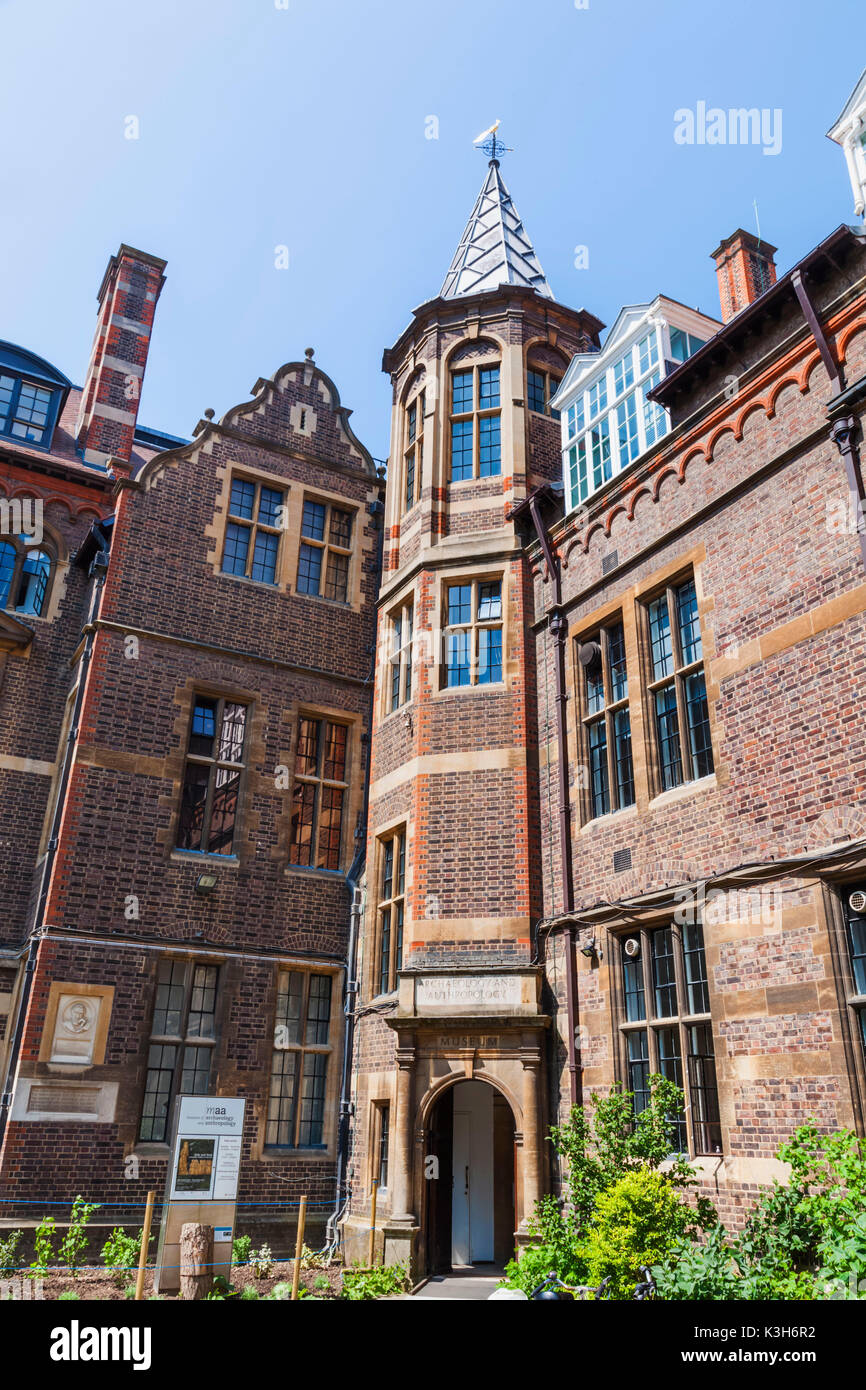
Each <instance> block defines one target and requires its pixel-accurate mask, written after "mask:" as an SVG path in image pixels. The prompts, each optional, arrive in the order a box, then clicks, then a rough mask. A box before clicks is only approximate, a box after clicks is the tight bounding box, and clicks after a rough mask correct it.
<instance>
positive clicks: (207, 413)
mask: <svg viewBox="0 0 866 1390" xmlns="http://www.w3.org/2000/svg"><path fill="white" fill-rule="evenodd" d="M213 417H214V412H213V410H212V409H208V410H206V411H205V413H204V418H205V419H206V420H212V419H213Z"/></svg>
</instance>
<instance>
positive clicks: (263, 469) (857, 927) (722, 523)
mask: <svg viewBox="0 0 866 1390" xmlns="http://www.w3.org/2000/svg"><path fill="white" fill-rule="evenodd" d="M864 121H866V86H864V83H863V82H862V81H861V83H860V84H859V85H858V87H857V88H856V89H855V92H854V93H852V96H851V98H850V99H849V101H848V103H847V104H846V107H845V109H844V111H843V113H842V116H841V117H840V118H839V121H838V122H837V124H836V126H834V127H833V130H832V131H831V137H832V138H833V139H836V140H838V141H839V143H841V144H842V145H843V146H844V148H845V150H846V158H847V161H848V170H849V174H850V176H851V182H852V190H853V192H854V197H855V204H856V206H857V208H858V210H859V211H861V212H862V206H861V204H862V187H863V184H862V178H861V175H862V168H863V152H862V148H861V147H862V144H863V140H862V130H863V128H864ZM489 152H490V155H491V158H490V164H489V167H488V170H487V172H486V175H485V178H484V182H483V185H482V188H481V192H480V193H479V196H478V199H477V201H476V204H475V207H474V208H473V210H472V213H471V215H470V218H469V222H468V224H467V227H466V230H465V232H464V234H463V237H462V239H461V241H460V244H459V246H458V249H457V251H456V253H455V256H454V259H453V261H452V264H451V266H450V268H449V270H448V273H447V275H446V277H445V280H444V283H443V285H442V288H441V290H440V293H439V294H438V295H437V297H436V298H434V299H431V300H429V301H427V302H426V303H424V304H423V305H421V306H420V308H418V309H417V310H416V311H415V312H414V314H413V316H412V319H411V322H410V324H409V325H408V327H406V328H405V329H404V331H403V332H402V333H401V334H400V336H399V338H398V339H397V341H396V342H395V344H394V345H393V346H392V347H391V348H389V349H388V350H387V351H386V353H385V355H384V360H383V367H384V370H385V372H386V373H387V374H388V376H389V377H390V380H391V384H392V390H393V400H392V423H391V449H390V459H389V466H388V476H387V487H386V486H385V482H384V479H383V477H382V475H381V471H380V470H377V468H376V466H375V461H374V460H372V459H371V457H370V455H369V454H368V453H367V451H366V450H365V449H364V448H363V446H362V445H360V444H359V442H358V441H357V440H356V439H355V437H354V435H353V433H352V431H351V429H350V427H349V424H348V418H347V416H348V412H347V411H346V410H345V409H344V408H343V407H342V406H341V405H340V401H339V396H338V394H337V391H336V388H335V387H334V385H333V383H332V382H331V381H330V380H329V379H328V378H327V377H326V376H325V375H324V374H323V373H322V372H321V371H320V369H319V368H318V367H317V366H316V365H315V363H314V361H313V354H312V351H311V350H308V352H307V354H306V357H305V359H304V360H303V361H296V362H290V363H288V364H287V365H286V366H285V367H282V368H281V369H280V370H279V371H278V372H276V373H275V375H274V376H273V377H271V378H270V379H269V380H262V381H259V382H257V383H256V386H255V388H254V391H253V398H252V400H250V401H248V402H246V403H245V404H242V405H239V406H237V407H235V408H234V409H233V410H230V411H228V412H227V414H226V415H225V416H224V417H223V418H222V420H221V421H220V422H219V423H217V422H215V420H214V419H213V418H212V414H213V413H212V412H206V417H207V418H205V419H204V420H202V421H200V422H199V424H198V426H197V427H196V430H195V432H194V435H193V438H192V440H191V441H183V440H175V439H169V438H167V437H165V436H161V435H159V434H157V433H155V432H154V431H149V430H145V429H143V428H141V427H140V426H139V425H138V422H137V409H138V400H139V395H140V382H141V377H142V375H143V371H144V366H145V362H146V357H147V350H148V346H149V339H150V332H151V328H152V325H153V316H154V311H155V308H156V304H157V300H158V297H159V293H160V290H161V287H162V280H163V269H164V266H163V263H162V262H161V261H158V260H157V259H156V258H154V257H151V256H147V255H143V254H142V253H140V252H136V251H134V250H132V249H131V248H129V247H125V246H124V247H121V249H120V251H119V253H118V255H117V257H114V258H112V261H111V262H110V264H109V268H108V271H107V273H106V278H105V280H104V282H103V285H102V288H101V290H100V317H99V322H98V327H97V337H96V341H95V344H94V349H93V353H92V357H91V363H90V367H89V369H88V375H87V379H86V382H85V386H84V388H83V389H82V390H81V391H78V390H76V388H74V387H73V386H72V385H71V383H70V382H69V381H68V379H67V378H66V377H65V376H63V375H62V374H61V373H59V372H57V371H56V369H54V368H52V367H50V366H49V364H47V363H45V362H43V361H41V360H40V359H38V358H35V357H34V356H33V354H31V353H26V352H24V351H23V350H22V349H17V348H12V347H11V346H10V345H2V346H0V388H2V393H3V394H2V398H0V421H2V425H0V462H2V470H0V477H2V482H3V487H4V489H5V499H0V502H4V503H5V506H4V509H3V516H2V521H3V534H2V536H0V595H2V598H3V603H2V605H0V608H2V611H0V662H2V666H0V671H2V676H3V685H2V687H0V710H2V711H3V714H4V716H5V717H4V719H3V722H2V727H0V738H2V748H0V798H2V803H3V807H4V815H5V821H4V823H5V825H6V827H7V834H8V842H7V846H6V847H7V855H6V856H5V858H4V861H3V872H4V879H5V881H4V897H3V902H4V906H6V908H7V910H6V912H5V913H4V917H3V921H2V951H0V1012H2V1014H4V1015H5V1017H6V1019H7V1025H6V1028H5V1030H4V1037H3V1047H4V1049H5V1057H4V1058H3V1072H4V1075H5V1076H6V1077H7V1081H6V1084H5V1086H4V1095H3V1102H2V1123H3V1126H4V1136H3V1141H2V1142H3V1147H2V1151H0V1182H2V1184H3V1195H4V1196H5V1197H6V1198H7V1200H8V1199H14V1201H15V1203H17V1205H16V1206H15V1207H11V1206H10V1208H9V1210H10V1211H13V1210H14V1211H15V1212H16V1213H20V1212H21V1211H22V1210H27V1209H28V1208H27V1207H26V1202H27V1201H28V1200H29V1199H32V1202H33V1207H32V1210H33V1212H34V1214H36V1215H41V1214H42V1207H41V1205H40V1202H39V1201H38V1200H37V1199H43V1198H48V1197H49V1196H51V1197H53V1198H55V1199H58V1200H59V1199H69V1198H71V1197H72V1196H74V1195H75V1193H76V1192H78V1191H83V1192H84V1193H85V1194H86V1195H87V1196H88V1197H89V1198H91V1199H94V1198H95V1199H102V1200H104V1201H106V1202H117V1203H124V1202H128V1203H133V1202H137V1201H141V1200H142V1198H143V1195H144V1193H145V1192H146V1190H147V1189H148V1188H149V1187H152V1186H155V1187H157V1188H160V1187H161V1185H162V1181H163V1178H164V1174H165V1161H166V1145H165V1138H166V1125H167V1122H168V1116H169V1114H170V1107H171V1102H172V1100H173V1099H174V1097H176V1096H177V1095H178V1094H180V1093H182V1092H187V1091H192V1092H195V1093H213V1094H222V1095H242V1096H245V1097H247V1098H248V1100H249V1102H250V1104H249V1105H248V1110H247V1129H246V1135H245V1162H244V1165H243V1168H242V1190H241V1200H242V1201H246V1202H248V1203H260V1204H266V1203H273V1204H274V1206H273V1207H269V1206H265V1205H261V1206H260V1207H259V1208H257V1209H256V1208H254V1207H248V1208H247V1213H248V1217H247V1219H246V1220H245V1221H244V1222H243V1223H242V1224H244V1225H246V1226H247V1227H248V1228H249V1227H250V1226H251V1225H252V1221H251V1219H250V1218H249V1213H250V1212H252V1211H254V1210H258V1212H259V1220H258V1226H259V1227H260V1228H262V1229H266V1228H267V1213H269V1212H273V1213H276V1214H275V1215H274V1216H273V1218H272V1226H273V1227H274V1228H275V1227H276V1225H277V1224H280V1223H282V1222H283V1221H284V1219H285V1212H284V1211H283V1212H280V1211H279V1204H280V1203H284V1204H285V1203H288V1202H291V1201H293V1200H294V1199H295V1198H296V1197H297V1196H298V1195H300V1193H301V1192H305V1193H306V1194H307V1196H308V1197H309V1199H310V1201H311V1202H312V1203H313V1204H314V1205H313V1208H312V1210H313V1211H314V1212H315V1213H317V1214H319V1215H320V1216H321V1217H331V1216H332V1217H333V1220H332V1222H331V1227H330V1229H331V1232H332V1233H333V1231H334V1230H335V1228H336V1226H337V1224H339V1225H340V1227H341V1229H342V1232H343V1237H344V1245H345V1251H346V1254H347V1256H348V1258H350V1259H356V1258H361V1259H363V1258H365V1256H366V1250H367V1242H368V1228H369V1225H370V1194H371V1188H372V1184H373V1183H374V1182H376V1184H377V1188H378V1190H377V1201H378V1212H379V1218H380V1219H379V1222H378V1228H377V1229H378V1234H377V1239H378V1243H379V1246H380V1249H381V1248H384V1253H385V1255H386V1257H387V1258H388V1259H389V1260H392V1259H410V1260H411V1261H412V1263H413V1266H414V1268H416V1269H417V1270H422V1271H423V1270H429V1269H431V1268H438V1267H444V1266H448V1265H450V1264H452V1263H456V1264H470V1263H478V1262H483V1261H502V1260H504V1259H507V1258H508V1257H509V1255H510V1253H511V1251H512V1249H513V1246H514V1241H515V1235H516V1237H517V1239H518V1240H519V1239H520V1238H521V1237H522V1236H523V1235H524V1234H525V1231H526V1223H527V1220H528V1218H529V1217H530V1216H531V1214H532V1210H533V1205H534V1203H535V1201H536V1200H537V1198H538V1197H539V1196H540V1195H541V1194H542V1193H544V1192H546V1191H549V1190H556V1188H557V1186H558V1182H559V1174H558V1172H557V1171H556V1168H555V1164H554V1162H553V1158H552V1155H551V1149H550V1145H549V1144H548V1143H547V1142H546V1135H547V1132H548V1130H549V1127H550V1125H551V1123H555V1122H556V1121H557V1120H561V1119H562V1118H564V1117H565V1115H566V1114H567V1112H568V1109H569V1106H570V1105H571V1104H572V1103H573V1102H574V1101H579V1100H581V1099H584V1098H585V1097H586V1096H587V1095H588V1094H589V1093H590V1092H593V1091H606V1090H608V1089H609V1088H610V1087H611V1086H612V1085H614V1084H616V1083H622V1084H624V1085H625V1086H626V1087H627V1088H628V1089H629V1090H632V1091H634V1093H635V1095H636V1097H637V1104H638V1105H641V1104H642V1103H643V1101H644V1100H645V1098H646V1092H647V1086H648V1078H649V1075H650V1074H651V1073H653V1072H658V1071H660V1072H663V1073H665V1074H667V1075H668V1076H670V1077H672V1078H673V1079H675V1080H676V1081H677V1082H678V1083H679V1084H681V1085H682V1086H683V1088H684V1091H685V1095H686V1108H685V1111H684V1113H683V1115H682V1116H681V1117H679V1120H678V1130H677V1141H678V1147H679V1148H681V1149H682V1150H683V1151H684V1152H687V1153H688V1154H689V1155H690V1156H691V1158H692V1160H693V1162H694V1164H695V1167H696V1169H697V1171H698V1172H699V1173H700V1174H701V1176H702V1181H703V1182H704V1184H705V1185H706V1188H707V1190H708V1192H709V1193H710V1195H711V1196H713V1197H714V1199H715V1200H716V1201H717V1203H718V1205H719V1207H720V1210H721V1211H722V1214H723V1216H725V1217H726V1218H727V1219H731V1220H734V1221H737V1220H738V1219H740V1216H741V1213H742V1211H743V1209H744V1207H745V1206H746V1205H747V1204H748V1203H749V1201H750V1200H751V1198H752V1197H753V1196H754V1193H755V1192H756V1191H757V1190H758V1189H759V1188H760V1187H761V1186H762V1185H764V1184H766V1183H768V1182H769V1181H771V1180H772V1179H773V1177H774V1176H777V1175H779V1174H780V1173H781V1168H780V1166H779V1165H778V1164H777V1162H776V1160H775V1157H774V1154H775V1150H776V1148H777V1145H778V1143H779V1141H780V1140H781V1139H783V1138H784V1137H785V1136H786V1135H787V1134H789V1133H790V1131H791V1130H792V1128H793V1127H794V1126H795V1125H796V1124H797V1123H799V1122H801V1121H803V1120H806V1119H807V1118H809V1117H811V1116H814V1117H815V1118H816V1119H817V1120H818V1122H819V1124H821V1125H822V1126H823V1127H825V1128H836V1127H838V1126H841V1125H853V1126H854V1127H856V1128H858V1129H859V1130H860V1131H861V1132H862V1130H863V1125H864V1109H866V1067H864V1056H866V801H864V779H866V738H864V735H863V732H862V720H860V719H859V711H858V696H859V692H860V689H861V686H862V682H863V678H864V673H866V640H864V639H866V619H864V614H866V539H864V537H866V529H864V526H863V521H862V518H863V508H862V501H863V496H864V484H863V478H862V474H861V461H860V440H861V439H862V427H861V419H862V414H863V410H864V401H866V236H864V231H863V228H862V227H850V226H847V225H844V224H843V225H841V226H838V227H837V228H836V229H835V230H834V231H831V232H830V234H829V235H828V236H827V237H826V238H825V239H824V241H822V242H821V244H820V245H818V246H817V247H816V248H815V249H814V250H813V251H811V252H810V253H809V254H808V255H807V256H805V257H804V258H803V259H802V260H801V261H800V262H799V263H798V264H797V265H795V266H794V267H793V269H791V270H789V271H788V272H787V273H785V274H782V275H778V274H777V270H776V265H775V248H774V247H772V246H770V245H769V244H768V243H766V242H763V241H761V240H760V239H759V238H758V237H756V236H754V235H752V234H751V233H749V232H747V231H745V230H743V229H741V228H740V229H737V230H736V231H735V232H734V233H733V234H732V235H730V236H727V237H725V238H724V239H723V240H722V241H721V242H720V244H719V246H718V247H717V249H716V251H715V252H714V253H713V259H714V261H715V264H716V271H717V278H718V288H719V296H720V305H721V321H719V320H716V319H713V318H710V317H708V316H707V315H705V314H700V313H698V312H697V311H695V310H692V309H689V308H688V307H687V306H685V305H683V304H682V303H680V302H678V301H677V300H676V299H674V298H672V297H670V296H668V295H665V294H657V295H656V296H655V298H653V299H649V300H642V301H640V302H634V303H628V304H627V305H626V306H625V307H624V308H623V310H622V311H621V313H620V314H619V315H618V316H617V318H616V321H615V323H614V325H613V326H612V328H611V330H610V332H609V333H608V334H607V336H606V338H605V339H604V343H603V345H602V340H601V332H602V329H603V328H604V325H603V324H602V323H601V322H600V320H599V319H597V318H596V317H594V316H593V315H592V314H591V313H589V312H588V311H586V310H584V309H579V310H575V309H570V308H567V307H565V306H564V305H562V304H560V303H559V302H558V301H557V300H556V299H555V298H554V296H553V293H552V290H551V288H550V286H549V284H548V282H547V280H546V278H545V275H544V272H543V270H542V268H541V265H540V263H539V260H538V257H537V256H536V254H535V251H534V249H533V246H532V243H531V242H530V240H529V237H528V235H527V232H526V229H525V227H524V225H523V223H522V221H521V219H520V217H519V216H518V213H517V211H516V209H515V206H514V203H513V201H512V199H511V196H510V194H509V193H508V190H507V189H506V187H505V184H504V182H503V180H502V176H501V173H500V165H499V159H498V157H497V156H498V154H499V153H500V152H501V151H500V147H499V146H498V142H497V140H496V137H495V134H494V137H493V142H492V143H491V145H490V151H489ZM625 288H627V289H629V290H631V289H632V288H634V289H636V290H640V291H641V292H642V293H645V292H646V291H647V290H648V288H650V287H648V286H646V285H643V286H635V287H631V286H628V287H625ZM16 502H17V503H19V504H21V505H20V506H19V509H18V510H17V511H15V510H14V506H13V504H15V503H16ZM37 502H38V503H39V504H40V505H39V507H38V508H36V509H35V510H31V511H27V510H26V509H25V508H24V504H25V503H28V504H29V503H37ZM37 532H38V534H37ZM34 663H35V664H34ZM368 754H369V756H368ZM118 1210H119V1208H118Z"/></svg>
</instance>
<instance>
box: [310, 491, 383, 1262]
mask: <svg viewBox="0 0 866 1390" xmlns="http://www.w3.org/2000/svg"><path fill="white" fill-rule="evenodd" d="M382 472H383V470H382V469H380V470H379V474H380V477H381V475H382ZM370 511H371V513H372V515H373V516H374V517H376V518H379V517H381V515H382V513H383V511H384V505H383V503H382V500H381V498H379V500H377V501H376V502H371V503H370ZM384 548H385V526H384V522H383V523H382V524H381V525H379V537H378V541H377V544H376V587H377V594H376V597H377V598H378V586H379V583H380V581H381V577H382V557H383V554H384ZM377 631H378V625H377ZM375 679H376V638H375V637H374V639H373V650H372V654H371V658H370V674H369V675H368V677H367V681H366V684H367V686H368V688H369V692H370V695H369V706H368V715H369V717H368V722H367V727H368V729H369V731H370V732H369V741H368V743H367V757H366V760H365V762H366V766H365V767H364V769H363V779H364V800H363V807H362V810H361V819H360V821H359V823H358V830H357V833H356V836H355V838H356V840H357V849H356V850H355V857H354V859H353V860H352V866H351V868H350V869H349V872H348V873H347V874H346V886H347V888H348V890H349V898H350V908H349V943H348V947H347V951H346V989H345V1001H344V1004H343V1015H344V1018H345V1025H344V1030H343V1061H342V1072H341V1079H340V1114H339V1122H338V1129H337V1176H336V1182H335V1190H334V1210H333V1211H332V1213H331V1215H330V1216H329V1217H328V1222H327V1225H326V1227H325V1248H326V1249H327V1250H329V1251H334V1250H336V1248H337V1245H338V1244H339V1240H340V1233H339V1229H338V1223H339V1221H340V1218H341V1216H342V1215H343V1211H344V1208H345V1206H346V1202H347V1201H348V1197H349V1191H348V1181H347V1177H346V1174H347V1171H348V1166H349V1138H350V1133H351V1122H352V1101H351V1089H352V1055H353V1052H354V1046H355V1015H356V1012H357V1002H358V978H357V958H358V937H359V935H360V929H361V890H360V889H359V887H358V880H359V879H360V877H361V874H362V873H363V871H364V864H365V861H366V858H367V815H368V810H369V804H370V772H371V770H372V769H371V754H372V747H373V743H372V739H373V701H374V692H375Z"/></svg>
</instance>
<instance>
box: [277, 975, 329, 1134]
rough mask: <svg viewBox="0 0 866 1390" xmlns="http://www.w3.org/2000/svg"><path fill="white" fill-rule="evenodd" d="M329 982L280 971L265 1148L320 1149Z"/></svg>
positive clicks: (325, 1099) (325, 976)
mask: <svg viewBox="0 0 866 1390" xmlns="http://www.w3.org/2000/svg"><path fill="white" fill-rule="evenodd" d="M332 992H333V977H332V976H331V975H324V974H318V973H316V972H315V971H306V970H281V971H280V975H279V982H278V988H277V1012H276V1018H275V1020H274V1051H273V1056H272V1060H271V1088H270V1095H269V1098H268V1120H267V1126H266V1130H265V1143H266V1145H267V1146H268V1147H269V1148H279V1149H322V1148H325V1147H326V1144H327V1140H326V1136H325V1110H326V1101H327V1093H328V1066H329V1062H330V1058H331V1002H332Z"/></svg>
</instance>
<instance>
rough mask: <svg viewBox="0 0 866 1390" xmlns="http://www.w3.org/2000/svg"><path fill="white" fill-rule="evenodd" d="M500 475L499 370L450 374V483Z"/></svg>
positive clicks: (487, 368)
mask: <svg viewBox="0 0 866 1390" xmlns="http://www.w3.org/2000/svg"><path fill="white" fill-rule="evenodd" d="M501 472H502V444H501V435H500V404H499V367H498V365H497V366H495V367H467V368H466V369H465V370H461V371H455V372H452V373H451V481H452V482H454V483H457V482H463V481H465V480H466V479H468V478H490V477H493V476H495V475H498V474H499V473H501Z"/></svg>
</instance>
